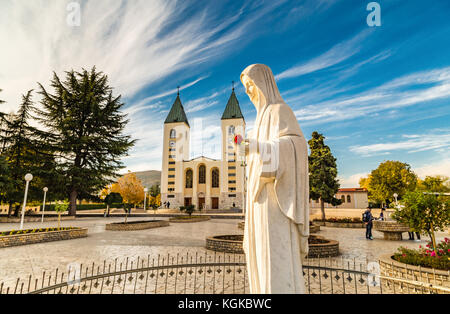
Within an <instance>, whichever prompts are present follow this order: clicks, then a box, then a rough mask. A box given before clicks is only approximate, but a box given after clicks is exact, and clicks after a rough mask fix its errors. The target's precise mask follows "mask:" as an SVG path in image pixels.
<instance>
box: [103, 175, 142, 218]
mask: <svg viewBox="0 0 450 314" xmlns="http://www.w3.org/2000/svg"><path fill="white" fill-rule="evenodd" d="M111 191H112V192H114V193H119V194H120V195H121V196H122V199H123V203H124V207H125V208H124V209H125V211H126V216H125V223H126V222H127V219H128V214H129V210H130V209H131V207H132V206H134V207H136V205H137V204H140V203H142V202H143V201H144V197H145V192H144V186H143V185H142V182H141V180H139V179H138V178H137V177H136V175H135V174H134V173H131V172H130V173H127V174H126V175H124V176H123V177H121V178H120V179H119V180H117V183H116V184H113V186H112V188H111Z"/></svg>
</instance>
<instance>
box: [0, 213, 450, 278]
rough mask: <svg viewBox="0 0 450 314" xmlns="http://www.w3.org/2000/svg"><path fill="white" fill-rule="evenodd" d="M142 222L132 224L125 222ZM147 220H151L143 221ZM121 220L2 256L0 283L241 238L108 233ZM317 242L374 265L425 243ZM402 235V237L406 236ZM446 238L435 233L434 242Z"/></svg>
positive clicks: (232, 225) (214, 224) (216, 231)
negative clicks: (72, 266)
mask: <svg viewBox="0 0 450 314" xmlns="http://www.w3.org/2000/svg"><path fill="white" fill-rule="evenodd" d="M137 220H143V218H130V219H129V221H137ZM145 220H151V218H145ZM122 221H123V218H110V219H104V218H79V219H77V220H73V221H64V222H62V225H63V226H65V227H70V226H75V227H86V228H88V229H89V236H88V237H87V238H83V239H76V240H70V241H59V242H50V243H43V244H34V245H27V246H21V247H13V248H4V249H1V250H0V282H4V283H5V285H12V284H13V283H14V282H15V280H16V279H17V278H26V277H27V276H29V275H33V277H39V276H41V275H42V273H43V272H44V271H46V272H52V271H54V270H55V269H56V268H59V269H62V270H65V269H66V268H67V265H68V264H71V263H79V264H84V265H89V264H92V263H93V262H95V263H96V264H100V263H103V261H105V260H106V261H108V262H111V261H113V260H114V259H116V258H118V259H119V260H121V261H123V260H124V259H125V258H127V257H128V258H130V260H135V259H137V258H138V257H140V258H147V256H149V255H150V256H152V257H157V256H158V254H160V255H161V256H165V255H167V254H171V255H175V256H176V254H177V253H179V254H180V255H186V254H187V253H189V254H195V253H196V252H198V253H200V254H204V253H205V251H206V250H205V249H204V246H205V239H206V237H208V236H214V235H225V234H242V231H241V230H239V229H238V227H237V225H238V222H239V221H240V220H236V219H213V220H211V221H208V222H200V223H187V224H175V223H172V224H171V225H170V226H169V227H164V228H159V229H150V230H142V231H131V232H117V231H106V230H105V225H106V223H110V222H122ZM56 225H57V223H56V222H48V223H44V226H45V227H55V226H56ZM18 227H19V225H18V224H0V231H6V230H13V229H18ZM37 227H43V226H42V224H41V223H28V224H25V228H27V229H29V228H37ZM321 229H322V231H320V232H319V234H320V235H321V236H324V237H326V238H328V239H335V240H338V241H339V242H340V251H341V254H342V258H344V259H354V258H355V259H357V260H360V261H363V260H366V259H367V260H368V261H376V260H377V258H378V257H379V256H380V255H383V254H387V253H392V252H394V251H396V249H397V248H398V247H399V246H405V247H410V248H418V247H419V246H420V245H422V246H423V245H425V243H426V241H427V238H425V239H424V240H423V241H421V242H413V241H408V240H404V241H385V240H383V234H382V233H379V232H377V231H374V237H375V239H374V240H373V241H369V240H366V239H365V231H364V229H342V228H327V227H321ZM404 235H406V234H404ZM446 236H448V235H447V234H445V233H439V234H438V239H439V240H441V239H444V237H446Z"/></svg>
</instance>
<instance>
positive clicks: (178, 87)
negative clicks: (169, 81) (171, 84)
mask: <svg viewBox="0 0 450 314" xmlns="http://www.w3.org/2000/svg"><path fill="white" fill-rule="evenodd" d="M177 89H178V96H180V86H177Z"/></svg>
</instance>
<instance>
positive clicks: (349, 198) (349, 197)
mask: <svg viewBox="0 0 450 314" xmlns="http://www.w3.org/2000/svg"><path fill="white" fill-rule="evenodd" d="M351 202H352V197H351V196H350V195H347V203H351Z"/></svg>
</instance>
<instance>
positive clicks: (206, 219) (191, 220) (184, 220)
mask: <svg viewBox="0 0 450 314" xmlns="http://www.w3.org/2000/svg"><path fill="white" fill-rule="evenodd" d="M209 220H211V217H209V216H205V217H195V218H189V219H181V218H179V217H173V218H170V222H173V223H193V222H203V221H209Z"/></svg>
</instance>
